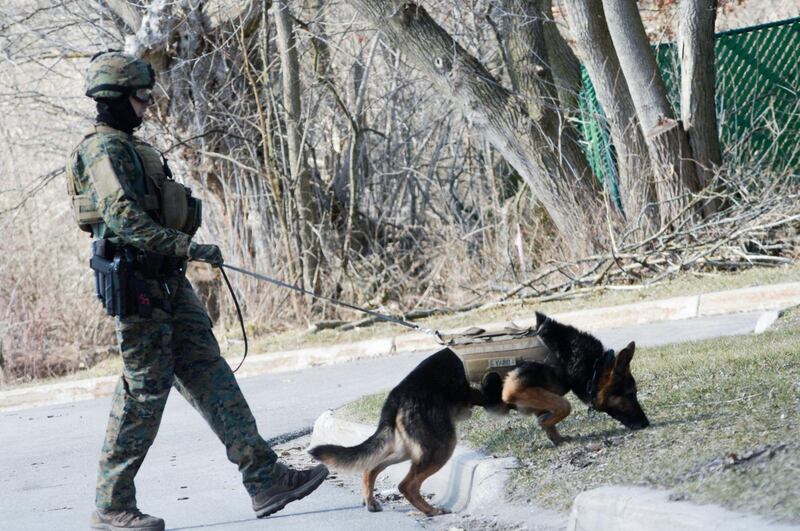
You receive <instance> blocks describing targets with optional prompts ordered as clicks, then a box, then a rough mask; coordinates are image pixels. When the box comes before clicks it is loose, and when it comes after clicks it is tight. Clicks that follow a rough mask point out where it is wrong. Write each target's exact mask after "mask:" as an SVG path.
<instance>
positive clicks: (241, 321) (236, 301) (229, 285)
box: [216, 266, 247, 372]
mask: <svg viewBox="0 0 800 531" xmlns="http://www.w3.org/2000/svg"><path fill="white" fill-rule="evenodd" d="M216 267H218V268H219V270H220V272H221V273H222V278H223V279H225V284H227V286H228V291H229V292H230V293H231V297H232V298H233V304H234V306H236V315H238V316H239V325H240V326H241V327H242V337H244V356H242V361H240V362H239V365H237V366H236V368H235V369H233V372H236V371H238V370H239V369H240V368H241V367H242V364H243V363H244V360H245V359H247V332H246V331H245V329H244V318H243V317H242V309H241V308H240V307H239V299H237V298H236V293H234V291H233V286H231V281H230V280H228V275H226V274H225V270H224V269H223V268H222V267H221V266H216Z"/></svg>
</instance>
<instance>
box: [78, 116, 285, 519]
mask: <svg viewBox="0 0 800 531" xmlns="http://www.w3.org/2000/svg"><path fill="white" fill-rule="evenodd" d="M137 142H138V141H137ZM68 164H69V166H70V169H69V171H71V172H72V174H73V175H74V176H75V181H76V183H77V188H78V190H77V192H78V193H79V194H88V196H89V197H91V198H92V201H93V202H94V203H95V205H96V207H97V210H98V211H99V213H100V215H101V216H102V221H99V222H97V223H95V224H93V225H92V234H93V236H94V237H95V238H107V239H108V240H109V241H110V242H112V243H114V244H115V245H116V246H123V245H127V246H132V247H135V248H137V249H141V250H145V251H149V252H153V253H158V254H162V255H166V256H171V257H176V256H177V257H184V258H185V257H186V256H187V255H188V248H189V245H190V240H191V237H190V235H188V234H185V233H183V232H181V231H178V230H174V229H169V228H165V227H163V226H161V225H160V224H159V223H158V222H157V221H156V220H155V219H154V218H153V217H151V215H150V214H149V213H148V212H147V211H145V210H144V209H143V208H142V207H141V206H140V204H141V200H140V199H141V197H142V195H143V194H144V191H145V189H146V186H145V173H144V171H143V168H142V165H141V162H140V161H139V160H138V159H137V156H136V153H135V151H134V137H133V136H131V135H127V134H126V133H123V132H121V131H116V130H114V129H111V128H109V127H106V126H98V127H96V131H95V132H94V133H93V134H91V135H89V136H87V137H86V138H84V140H83V141H82V142H81V143H80V144H79V145H78V147H77V148H76V149H75V150H74V151H73V153H72V155H71V157H70V160H69V162H68ZM109 168H111V170H112V171H113V174H114V175H115V176H116V177H117V180H118V186H116V185H114V183H113V182H112V183H111V185H109V183H108V182H105V181H102V180H99V179H96V178H95V177H94V176H95V175H96V174H97V173H98V172H99V171H101V170H102V171H105V172H108V169H109ZM134 274H135V275H136V276H137V277H138V279H139V280H141V281H142V282H144V284H145V285H146V295H147V297H149V299H150V301H149V302H150V303H151V304H152V307H153V311H152V315H150V316H149V317H147V318H144V317H139V316H132V317H126V318H123V319H120V318H119V317H118V318H117V319H116V333H117V339H118V341H119V345H120V350H121V354H122V360H123V364H124V369H123V374H122V377H121V378H120V380H119V383H118V385H117V388H116V391H115V393H114V398H113V402H112V408H111V416H110V420H109V424H108V429H107V431H106V437H105V443H104V444H103V450H102V457H101V460H100V471H99V475H98V481H97V494H96V505H97V507H98V508H100V509H114V510H117V509H131V508H135V507H136V495H135V487H134V481H133V480H134V476H135V475H136V472H137V471H138V470H139V467H140V466H141V464H142V461H143V460H144V457H145V455H146V453H147V450H148V449H149V448H150V445H151V444H152V442H153V440H154V438H155V436H156V432H157V431H158V426H159V423H160V421H161V414H162V412H163V410H164V405H165V403H166V401H167V395H168V394H169V391H170V387H171V386H172V385H175V387H176V388H177V389H178V391H179V392H180V393H181V394H182V395H183V396H184V397H185V398H186V399H187V400H188V401H189V402H190V403H191V404H192V405H193V406H194V407H195V408H196V409H197V410H198V411H199V412H200V413H201V414H202V415H203V417H204V418H205V419H206V421H207V422H208V423H209V425H210V426H211V428H212V429H213V430H214V432H215V433H216V434H217V436H218V437H219V439H220V440H221V441H222V443H223V444H224V445H225V448H226V450H227V455H228V459H230V460H231V461H232V462H233V463H236V464H237V465H238V466H239V470H240V471H241V473H242V477H243V481H244V485H245V487H246V489H247V491H248V493H249V494H250V495H251V496H254V495H255V494H256V493H258V492H259V491H262V490H263V489H268V488H269V487H270V486H271V484H272V475H273V474H274V473H276V470H277V468H278V467H275V466H274V464H275V462H276V459H277V456H276V455H275V453H274V452H273V451H272V450H271V449H270V447H269V446H268V444H267V443H266V441H264V439H263V438H262V437H261V436H260V435H259V434H258V431H257V428H256V422H255V419H254V418H253V415H252V413H251V411H250V409H249V407H248V405H247V403H246V402H245V399H244V397H243V396H242V393H241V391H240V389H239V386H238V384H237V382H236V380H235V378H234V375H233V373H232V371H231V369H230V367H229V366H228V364H227V362H226V361H225V360H224V359H223V358H222V357H221V356H220V351H219V346H218V344H217V341H216V339H215V337H214V334H213V332H212V329H211V327H212V324H211V321H210V319H209V317H208V314H207V313H206V310H205V308H204V307H203V305H202V304H201V302H200V301H199V299H198V298H197V296H196V295H195V293H194V291H193V289H192V286H191V285H190V284H189V282H188V281H187V280H186V278H185V276H184V274H183V271H182V269H180V270H177V271H175V272H174V273H173V274H171V275H168V276H166V277H163V278H160V279H148V278H144V277H143V275H142V274H141V273H139V272H136V273H134Z"/></svg>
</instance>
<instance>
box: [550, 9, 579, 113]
mask: <svg viewBox="0 0 800 531" xmlns="http://www.w3.org/2000/svg"><path fill="white" fill-rule="evenodd" d="M542 12H543V13H544V17H545V20H544V41H545V44H546V45H547V57H548V59H549V60H550V69H551V70H552V72H553V82H554V83H555V85H556V92H557V93H558V100H559V101H560V102H561V106H560V107H561V110H562V112H563V113H565V114H567V115H568V116H573V115H575V114H576V113H577V112H578V106H579V102H578V93H579V92H580V88H581V63H580V61H578V58H577V57H576V56H575V52H573V51H572V48H570V46H569V44H567V41H566V40H564V36H563V35H561V32H560V31H558V27H557V26H556V23H555V21H554V20H553V0H543V4H542Z"/></svg>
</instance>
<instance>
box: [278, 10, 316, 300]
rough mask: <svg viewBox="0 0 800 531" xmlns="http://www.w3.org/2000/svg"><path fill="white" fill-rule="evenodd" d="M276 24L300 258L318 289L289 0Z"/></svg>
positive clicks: (305, 279)
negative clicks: (298, 226) (298, 227)
mask: <svg viewBox="0 0 800 531" xmlns="http://www.w3.org/2000/svg"><path fill="white" fill-rule="evenodd" d="M274 9H275V23H276V24H275V26H276V29H277V33H278V50H279V51H280V56H281V74H282V76H283V105H284V108H285V111H286V137H287V144H288V148H289V168H290V171H291V177H292V181H293V182H294V183H295V190H294V191H295V201H296V202H297V211H298V216H299V223H300V259H301V262H302V264H301V267H302V270H303V283H304V285H305V286H306V287H307V289H310V290H312V291H316V290H317V288H318V287H319V286H318V280H319V274H318V273H319V272H318V271H317V262H318V253H319V244H318V241H317V235H316V233H315V230H316V228H317V224H318V221H317V215H316V206H315V205H314V201H313V197H312V190H311V179H310V175H309V171H308V164H307V163H306V158H305V154H304V153H305V150H304V148H303V137H304V136H305V135H304V133H303V128H302V116H301V114H302V109H301V103H300V92H301V90H302V88H301V86H300V63H299V61H298V58H297V44H296V39H295V36H294V24H293V23H292V16H291V14H290V13H289V6H288V3H287V2H286V0H278V1H277V2H276V3H275V8H274Z"/></svg>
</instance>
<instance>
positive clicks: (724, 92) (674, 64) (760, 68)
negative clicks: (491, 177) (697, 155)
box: [580, 17, 800, 197]
mask: <svg viewBox="0 0 800 531" xmlns="http://www.w3.org/2000/svg"><path fill="white" fill-rule="evenodd" d="M714 49H715V56H716V101H717V120H718V125H719V129H720V141H721V143H722V151H723V158H724V160H725V161H726V162H732V163H734V164H736V163H741V164H746V165H747V167H748V168H749V169H754V170H759V169H760V170H773V171H778V172H787V171H791V172H795V173H796V172H797V169H798V166H800V149H798V141H797V137H798V133H800V98H798V93H799V92H800V64H798V63H800V17H798V18H793V19H789V20H782V21H779V22H773V23H770V24H764V25H761V26H754V27H750V28H742V29H738V30H733V31H726V32H724V33H718V34H717V35H716V42H715V46H714ZM655 54H656V60H657V62H658V65H659V68H660V69H661V72H662V74H663V76H664V80H665V82H666V84H667V90H668V91H669V96H670V99H671V101H672V105H673V107H674V108H675V113H676V116H680V110H679V106H680V63H679V57H678V53H677V46H676V45H675V44H674V43H669V44H661V45H658V46H656V47H655ZM580 116H581V120H580V121H581V123H580V127H581V130H582V132H583V136H584V142H585V144H584V149H585V150H586V153H587V156H588V158H589V163H590V164H591V166H592V169H593V170H594V171H595V173H596V174H597V175H598V177H600V179H602V180H603V181H604V182H607V183H608V184H609V185H610V191H611V193H612V195H613V196H615V197H616V196H617V193H616V175H617V173H616V164H615V158H614V149H613V146H612V145H611V142H610V139H609V135H608V128H607V124H606V122H605V118H604V115H603V111H602V108H601V107H600V104H599V103H598V102H597V98H596V97H595V91H594V87H592V84H591V81H590V80H589V76H588V75H587V73H586V70H585V69H584V70H583V88H582V90H581V95H580Z"/></svg>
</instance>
